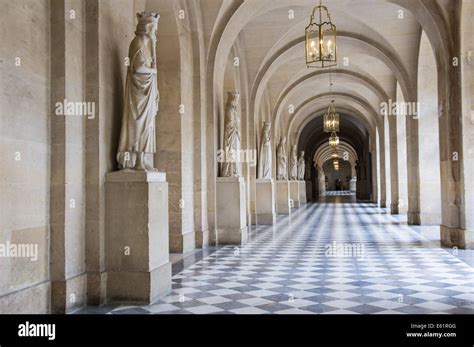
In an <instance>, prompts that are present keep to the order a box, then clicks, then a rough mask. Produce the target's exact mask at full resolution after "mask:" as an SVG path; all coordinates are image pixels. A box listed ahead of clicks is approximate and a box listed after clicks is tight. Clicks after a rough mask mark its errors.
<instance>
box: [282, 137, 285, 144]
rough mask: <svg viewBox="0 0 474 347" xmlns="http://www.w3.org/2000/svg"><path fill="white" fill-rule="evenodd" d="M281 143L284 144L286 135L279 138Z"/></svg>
mask: <svg viewBox="0 0 474 347" xmlns="http://www.w3.org/2000/svg"><path fill="white" fill-rule="evenodd" d="M281 143H282V144H285V143H286V136H283V137H282V138H281Z"/></svg>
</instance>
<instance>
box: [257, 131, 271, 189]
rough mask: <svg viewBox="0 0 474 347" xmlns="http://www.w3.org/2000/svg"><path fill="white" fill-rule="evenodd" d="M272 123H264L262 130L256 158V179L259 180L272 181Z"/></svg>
mask: <svg viewBox="0 0 474 347" xmlns="http://www.w3.org/2000/svg"><path fill="white" fill-rule="evenodd" d="M271 129H272V123H268V122H265V123H264V124H263V130H262V140H261V144H260V153H259V158H258V178H259V179H261V180H270V179H272V141H271V136H270V132H271Z"/></svg>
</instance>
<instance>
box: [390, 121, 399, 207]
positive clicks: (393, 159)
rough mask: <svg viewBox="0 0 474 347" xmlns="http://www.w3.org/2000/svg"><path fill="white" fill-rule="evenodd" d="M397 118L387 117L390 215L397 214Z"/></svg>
mask: <svg viewBox="0 0 474 347" xmlns="http://www.w3.org/2000/svg"><path fill="white" fill-rule="evenodd" d="M396 117H398V116H394V115H392V116H389V117H388V127H389V143H390V188H391V203H390V213H391V214H395V215H396V214H398V202H399V198H398V147H397V146H398V145H397V118H396Z"/></svg>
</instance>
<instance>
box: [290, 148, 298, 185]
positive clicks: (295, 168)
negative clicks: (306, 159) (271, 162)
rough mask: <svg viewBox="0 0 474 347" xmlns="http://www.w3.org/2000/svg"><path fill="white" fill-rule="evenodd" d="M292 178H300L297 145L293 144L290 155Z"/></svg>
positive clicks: (294, 179) (293, 179)
mask: <svg viewBox="0 0 474 347" xmlns="http://www.w3.org/2000/svg"><path fill="white" fill-rule="evenodd" d="M290 180H292V181H296V180H298V151H297V149H296V145H294V146H293V149H292V150H291V156H290Z"/></svg>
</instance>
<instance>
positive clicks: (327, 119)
mask: <svg viewBox="0 0 474 347" xmlns="http://www.w3.org/2000/svg"><path fill="white" fill-rule="evenodd" d="M338 131H339V114H338V113H337V112H336V107H335V106H334V100H332V102H331V105H329V107H328V110H327V112H326V113H325V114H324V132H325V133H333V132H338Z"/></svg>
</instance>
